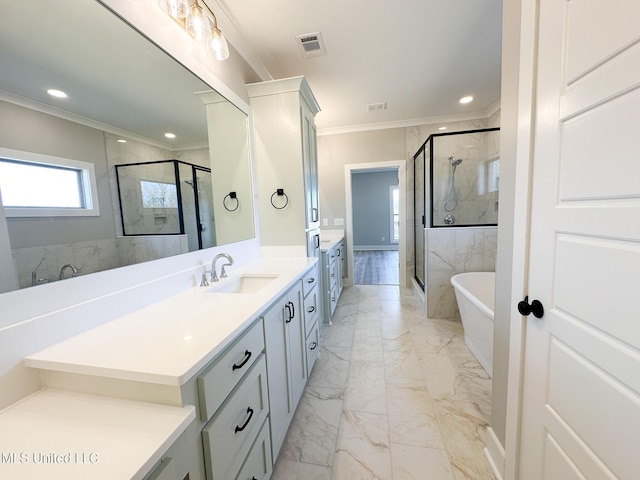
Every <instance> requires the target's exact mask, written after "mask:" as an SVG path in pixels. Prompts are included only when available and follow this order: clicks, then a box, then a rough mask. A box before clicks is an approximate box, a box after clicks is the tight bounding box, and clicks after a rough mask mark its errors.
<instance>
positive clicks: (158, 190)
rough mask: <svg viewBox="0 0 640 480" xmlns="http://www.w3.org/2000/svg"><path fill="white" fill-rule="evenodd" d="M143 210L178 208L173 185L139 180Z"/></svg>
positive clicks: (176, 194)
mask: <svg viewBox="0 0 640 480" xmlns="http://www.w3.org/2000/svg"><path fill="white" fill-rule="evenodd" d="M140 190H141V191H142V206H143V208H178V192H177V190H176V186H175V184H174V183H162V182H150V181H148V180H140Z"/></svg>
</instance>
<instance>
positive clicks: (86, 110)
mask: <svg viewBox="0 0 640 480" xmlns="http://www.w3.org/2000/svg"><path fill="white" fill-rule="evenodd" d="M145 1H150V2H155V1H156V0H145ZM5 3H6V5H4V6H3V14H2V15H1V16H0V64H1V65H2V66H3V68H0V98H3V95H4V94H3V93H2V91H4V92H8V93H9V94H11V95H18V96H20V97H22V98H25V99H30V100H31V101H34V102H37V104H38V105H41V106H43V107H46V108H45V111H47V110H46V109H53V110H52V111H53V112H54V114H61V113H62V114H64V112H69V113H71V114H73V115H76V116H78V115H79V116H80V117H79V118H80V119H82V118H84V119H87V120H92V121H94V124H92V125H94V126H96V127H97V128H100V127H101V125H104V129H105V130H107V131H112V132H115V133H119V132H123V133H125V134H126V133H130V134H132V135H135V136H136V137H139V138H141V139H148V141H151V142H154V143H155V144H157V145H159V146H164V147H165V148H169V149H180V148H193V147H195V146H201V145H203V144H206V119H205V117H204V110H203V108H202V103H201V101H200V100H199V99H198V98H197V97H195V96H194V95H193V92H195V91H200V90H205V89H208V88H209V87H208V86H207V85H205V84H204V83H202V82H201V81H199V79H197V78H196V77H195V76H193V75H192V74H190V72H188V71H187V70H186V69H184V68H183V67H182V66H180V65H178V64H177V63H176V62H174V61H173V60H172V59H170V58H169V57H167V56H166V55H164V53H162V52H161V51H159V50H157V49H156V48H155V47H154V46H153V45H151V44H150V43H149V42H147V41H146V40H145V39H143V38H142V37H140V36H139V35H138V34H137V33H136V32H134V31H133V30H131V29H130V28H129V27H128V26H127V25H125V24H124V23H122V22H120V21H119V19H118V18H117V17H115V16H114V15H113V14H111V13H110V12H109V11H107V10H106V9H104V8H102V7H100V6H99V4H97V3H94V2H89V1H87V2H78V1H77V0H56V7H55V8H53V9H50V11H48V12H47V15H39V9H41V8H42V5H43V3H47V4H48V1H47V0H37V1H35V0H34V1H29V2H16V1H12V2H5ZM207 3H208V4H209V5H210V7H211V8H212V10H213V11H214V12H215V13H216V15H217V16H218V20H219V23H220V26H221V28H222V29H223V31H224V33H225V34H226V35H227V37H228V38H229V40H230V43H231V44H232V45H233V46H234V47H235V49H236V50H237V51H238V52H239V54H241V55H242V56H243V57H244V58H245V59H246V60H247V62H248V63H249V64H250V65H251V66H252V67H253V68H254V70H255V71H256V72H257V73H258V75H259V76H260V77H261V78H262V79H263V80H269V79H273V78H285V77H290V76H297V75H304V76H305V77H306V78H307V81H308V82H309V84H310V86H311V88H312V90H313V91H314V93H315V96H316V98H317V100H318V103H319V104H320V107H321V109H322V110H321V112H320V113H319V114H318V115H317V117H316V124H317V126H318V128H319V130H320V133H331V132H340V131H353V130H363V129H370V128H386V127H392V126H407V125H416V124H421V123H434V122H446V121H447V120H448V121H453V120H455V119H463V118H472V117H479V116H487V115H488V113H491V111H492V109H493V107H495V106H496V104H497V102H498V101H499V96H500V49H501V45H500V40H501V14H502V13H501V10H502V2H501V0H396V1H395V2H392V1H391V0H368V1H365V0H348V1H338V0H323V1H318V2H312V1H309V0H269V1H265V0H207ZM34 32H37V34H35V33H34ZM315 32H320V33H321V34H322V37H323V40H324V45H325V48H326V55H325V56H321V57H314V58H309V59H305V58H304V57H303V55H302V53H301V51H300V49H299V47H298V43H297V41H296V36H297V35H301V34H307V33H315ZM233 53H234V54H235V53H236V52H233ZM51 86H57V87H62V88H63V89H67V88H68V89H69V90H70V92H69V93H71V95H70V98H69V99H66V100H65V101H64V102H60V101H59V100H55V99H52V98H51V97H48V96H47V95H46V94H44V90H45V87H51ZM178 86H180V88H178ZM168 91H171V92H172V94H171V95H170V96H168V95H166V92H168ZM463 95H473V96H474V97H475V101H474V102H472V103H471V104H468V105H460V104H459V103H458V100H459V98H460V97H462V96H463ZM160 99H162V101H160ZM381 102H386V104H387V109H386V110H384V111H380V110H377V111H372V112H368V111H367V104H372V103H381ZM38 108H39V107H38ZM56 112H57V113H56ZM63 116H64V115H63ZM88 124H91V123H90V122H89V123H88ZM111 127H116V128H111ZM167 130H171V131H174V132H175V133H176V134H178V139H176V140H175V141H172V142H169V141H167V140H166V139H165V138H164V137H163V134H164V132H166V131H167Z"/></svg>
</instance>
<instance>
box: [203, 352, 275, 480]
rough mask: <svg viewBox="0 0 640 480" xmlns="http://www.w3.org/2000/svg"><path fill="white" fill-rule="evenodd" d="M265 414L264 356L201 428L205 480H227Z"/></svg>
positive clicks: (265, 378)
mask: <svg viewBox="0 0 640 480" xmlns="http://www.w3.org/2000/svg"><path fill="white" fill-rule="evenodd" d="M268 413H269V402H268V398H267V367H266V362H265V357H264V355H260V358H259V359H258V361H257V362H256V364H255V365H254V366H253V367H252V368H251V370H250V371H249V373H247V376H246V377H245V378H244V379H243V380H242V382H241V383H240V385H238V389H237V390H235V391H234V392H233V393H232V394H231V395H230V396H229V398H228V399H227V400H226V401H225V403H224V405H223V406H222V407H221V408H220V410H219V411H218V412H217V413H216V415H215V416H214V417H213V418H212V419H211V421H210V422H209V423H208V424H207V425H206V426H205V427H204V429H203V430H202V440H203V445H204V457H205V466H206V470H207V479H208V480H227V479H229V478H233V474H234V473H235V472H233V471H230V469H231V468H232V467H233V465H234V464H236V463H237V461H238V459H243V458H245V457H246V455H247V453H248V452H249V449H250V448H251V445H252V444H253V441H254V440H255V438H256V436H257V434H258V432H259V431H260V427H261V426H262V424H263V423H264V420H265V419H266V418H267V414H268Z"/></svg>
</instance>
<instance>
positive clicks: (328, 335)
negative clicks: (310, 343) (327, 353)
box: [320, 323, 356, 348]
mask: <svg viewBox="0 0 640 480" xmlns="http://www.w3.org/2000/svg"><path fill="white" fill-rule="evenodd" d="M355 328H356V326H355V323H353V324H344V323H336V324H335V325H332V327H331V328H325V329H324V330H323V331H322V334H321V338H320V344H321V345H325V346H331V347H346V348H351V344H352V343H353V335H354V333H355Z"/></svg>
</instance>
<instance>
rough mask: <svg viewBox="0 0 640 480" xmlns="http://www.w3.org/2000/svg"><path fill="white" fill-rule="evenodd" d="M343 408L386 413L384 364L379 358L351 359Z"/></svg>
mask: <svg viewBox="0 0 640 480" xmlns="http://www.w3.org/2000/svg"><path fill="white" fill-rule="evenodd" d="M378 358H379V357H378ZM344 409H345V410H355V411H358V412H368V413H379V414H382V415H386V414H387V397H386V387H385V380H384V366H383V365H382V362H381V361H380V360H379V359H378V360H355V359H352V360H351V367H350V369H349V379H348V382H347V388H346V390H345V393H344Z"/></svg>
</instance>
